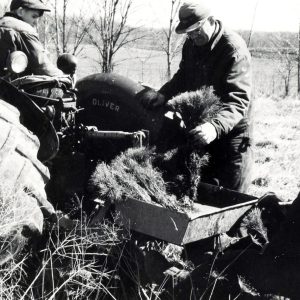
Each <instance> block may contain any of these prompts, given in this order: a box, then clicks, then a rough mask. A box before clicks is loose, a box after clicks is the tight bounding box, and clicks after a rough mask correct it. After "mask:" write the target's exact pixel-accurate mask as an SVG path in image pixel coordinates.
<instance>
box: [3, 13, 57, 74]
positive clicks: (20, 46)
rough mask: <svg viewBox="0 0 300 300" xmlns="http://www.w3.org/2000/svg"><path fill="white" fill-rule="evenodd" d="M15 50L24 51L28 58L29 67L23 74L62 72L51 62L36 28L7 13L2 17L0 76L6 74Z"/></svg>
mask: <svg viewBox="0 0 300 300" xmlns="http://www.w3.org/2000/svg"><path fill="white" fill-rule="evenodd" d="M15 50H20V51H23V52H24V53H25V54H26V55H27V58H28V67H27V69H26V70H25V72H24V73H23V74H22V75H30V74H35V75H49V76H57V75H61V74H62V72H61V71H60V70H59V69H57V68H56V67H55V66H54V65H53V64H52V63H51V62H50V60H49V58H48V56H47V54H46V52H45V50H44V48H43V45H42V44H41V42H40V41H39V38H38V34H37V32H36V30H35V29H34V28H33V27H32V26H31V25H30V24H28V23H26V22H24V21H22V20H19V19H18V18H17V17H15V16H13V15H12V14H11V13H7V14H5V16H4V17H2V18H1V19H0V76H3V75H5V72H4V68H5V67H6V60H7V57H8V54H9V53H10V52H12V51H15Z"/></svg>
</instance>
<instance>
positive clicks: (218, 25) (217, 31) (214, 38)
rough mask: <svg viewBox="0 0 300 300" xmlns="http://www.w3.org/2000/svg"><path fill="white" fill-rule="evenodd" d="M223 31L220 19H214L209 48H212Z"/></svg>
mask: <svg viewBox="0 0 300 300" xmlns="http://www.w3.org/2000/svg"><path fill="white" fill-rule="evenodd" d="M223 33H224V26H223V24H222V22H221V21H219V20H216V29H215V32H214V34H213V36H212V39H211V41H210V50H213V49H214V48H215V47H216V45H217V44H218V42H219V41H220V39H221V37H222V35H223Z"/></svg>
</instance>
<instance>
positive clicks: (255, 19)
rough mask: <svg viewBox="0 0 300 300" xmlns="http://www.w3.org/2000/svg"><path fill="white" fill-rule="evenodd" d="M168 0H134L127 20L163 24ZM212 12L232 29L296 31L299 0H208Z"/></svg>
mask: <svg viewBox="0 0 300 300" xmlns="http://www.w3.org/2000/svg"><path fill="white" fill-rule="evenodd" d="M0 1H1V0H0ZM170 2H171V0H135V1H134V6H133V8H132V14H131V16H130V20H129V21H130V23H131V24H138V25H140V26H150V27H161V26H167V24H168V23H167V22H168V13H169V11H170ZM209 3H210V5H211V8H212V12H213V15H214V16H216V17H218V18H219V19H221V20H222V21H223V22H224V24H226V25H227V26H228V27H231V28H232V29H246V30H249V29H251V27H252V24H253V30H254V31H294V32H298V30H299V22H300V0H284V1H282V0H210V1H209Z"/></svg>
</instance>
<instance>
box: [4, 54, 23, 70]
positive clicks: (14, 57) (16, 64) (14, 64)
mask: <svg viewBox="0 0 300 300" xmlns="http://www.w3.org/2000/svg"><path fill="white" fill-rule="evenodd" d="M6 65H7V69H8V70H9V71H10V72H11V73H15V74H20V73H22V72H24V71H25V69H26V68H27V66H28V58H27V56H26V54H25V53H24V52H22V51H13V52H11V53H10V54H9V56H8V58H7V64H6Z"/></svg>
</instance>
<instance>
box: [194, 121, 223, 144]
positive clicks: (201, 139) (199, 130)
mask: <svg viewBox="0 0 300 300" xmlns="http://www.w3.org/2000/svg"><path fill="white" fill-rule="evenodd" d="M189 135H190V139H191V143H192V145H193V146H196V147H201V146H206V145H208V144H209V143H211V142H212V141H213V140H215V139H216V138H217V131H216V128H215V126H214V125H212V124H211V123H209V122H206V123H204V124H201V125H198V126H196V127H195V128H194V129H192V130H191V131H190V132H189Z"/></svg>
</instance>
